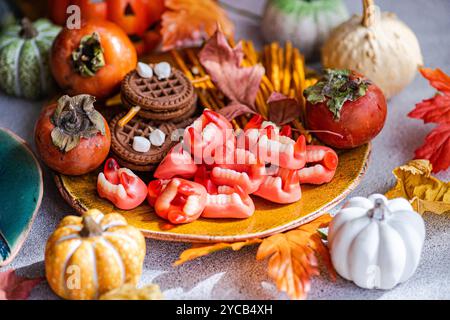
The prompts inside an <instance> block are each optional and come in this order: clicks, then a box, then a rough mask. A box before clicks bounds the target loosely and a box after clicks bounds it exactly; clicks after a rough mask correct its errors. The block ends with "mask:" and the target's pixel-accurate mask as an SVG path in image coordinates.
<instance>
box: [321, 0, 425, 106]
mask: <svg viewBox="0 0 450 320" xmlns="http://www.w3.org/2000/svg"><path fill="white" fill-rule="evenodd" d="M363 4H364V14H363V16H362V17H361V16H358V15H354V16H353V17H352V18H350V20H348V21H346V22H344V23H342V24H341V25H339V26H338V27H336V28H335V29H334V30H333V31H332V32H331V34H330V36H329V38H328V39H327V40H326V42H325V44H324V46H323V48H322V64H323V66H324V67H325V68H335V69H351V70H354V71H357V72H359V73H362V74H364V75H365V76H366V77H368V78H369V79H371V80H372V81H373V82H374V83H375V84H377V85H378V86H379V87H380V88H381V90H383V93H384V94H385V96H386V98H390V97H392V96H394V95H396V94H397V93H398V92H400V91H401V90H402V89H403V88H405V87H406V86H407V85H408V84H409V83H410V82H411V81H412V80H413V79H414V77H415V75H416V72H417V68H418V67H419V66H422V65H423V58H422V54H421V51H420V46H419V42H418V41H417V38H416V36H415V34H414V33H413V32H412V31H411V29H409V28H408V26H406V25H405V24H404V23H403V22H402V21H400V20H399V19H398V18H397V17H396V16H395V14H393V13H389V12H383V13H380V11H379V8H378V7H376V6H375V5H374V3H373V0H364V1H363Z"/></svg>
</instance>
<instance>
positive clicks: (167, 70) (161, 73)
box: [153, 62, 172, 80]
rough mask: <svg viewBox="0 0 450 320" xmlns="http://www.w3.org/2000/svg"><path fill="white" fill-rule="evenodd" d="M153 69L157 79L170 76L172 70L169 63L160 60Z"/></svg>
mask: <svg viewBox="0 0 450 320" xmlns="http://www.w3.org/2000/svg"><path fill="white" fill-rule="evenodd" d="M153 70H154V71H155V73H156V76H157V77H158V79H159V80H162V79H167V78H169V77H170V74H171V72H172V70H171V67H170V64H169V63H167V62H160V63H158V64H157V65H155V66H154V68H153Z"/></svg>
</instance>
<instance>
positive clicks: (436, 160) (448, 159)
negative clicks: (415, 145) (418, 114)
mask: <svg viewBox="0 0 450 320" xmlns="http://www.w3.org/2000/svg"><path fill="white" fill-rule="evenodd" d="M415 158H416V159H428V160H430V162H431V163H432V164H433V172H439V171H442V170H446V169H447V168H448V167H449V166H450V124H441V125H440V126H438V127H436V128H435V129H433V131H431V132H430V133H429V134H428V135H427V136H426V137H425V143H424V145H423V146H421V147H420V148H419V149H417V150H416V151H415Z"/></svg>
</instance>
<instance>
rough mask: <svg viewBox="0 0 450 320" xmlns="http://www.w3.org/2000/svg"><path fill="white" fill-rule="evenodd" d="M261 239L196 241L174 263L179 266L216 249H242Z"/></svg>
mask: <svg viewBox="0 0 450 320" xmlns="http://www.w3.org/2000/svg"><path fill="white" fill-rule="evenodd" d="M260 242H261V240H260V239H252V240H246V241H241V242H232V243H225V242H221V243H212V244H210V243H208V244H203V243H194V244H193V245H192V247H191V248H189V249H187V250H184V251H183V252H182V253H181V254H180V257H179V259H178V260H177V261H175V263H174V265H175V266H179V265H181V264H183V263H185V262H188V261H191V260H194V259H197V258H200V257H203V256H206V255H208V254H211V253H213V252H216V251H220V250H225V249H232V250H233V251H238V250H241V249H242V248H243V247H245V246H251V245H253V244H255V243H260Z"/></svg>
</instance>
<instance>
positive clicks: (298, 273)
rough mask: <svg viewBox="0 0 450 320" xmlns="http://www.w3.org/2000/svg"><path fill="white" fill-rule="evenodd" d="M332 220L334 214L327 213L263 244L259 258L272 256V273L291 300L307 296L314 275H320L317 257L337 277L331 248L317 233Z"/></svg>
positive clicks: (270, 265)
mask: <svg viewBox="0 0 450 320" xmlns="http://www.w3.org/2000/svg"><path fill="white" fill-rule="evenodd" d="M330 221H331V216H330V215H328V214H326V215H323V216H321V217H320V218H318V219H316V220H314V221H312V222H310V223H308V224H305V225H303V226H301V227H299V228H298V229H295V230H292V231H288V232H286V233H282V234H276V235H273V236H271V237H268V238H266V239H264V240H263V242H262V243H261V245H260V246H259V248H258V253H257V255H256V258H257V259H258V260H261V259H265V258H269V265H268V268H269V270H268V272H269V276H270V277H271V278H272V279H273V280H274V281H275V284H276V285H277V288H278V290H280V291H284V292H286V293H287V295H288V296H289V297H290V298H291V299H304V298H306V295H307V293H308V292H309V290H310V279H311V277H312V276H316V275H318V274H319V268H318V260H317V258H321V259H322V261H323V262H324V263H325V264H326V266H327V267H328V270H329V272H330V276H331V278H332V279H333V280H334V279H335V278H336V273H335V271H334V269H333V267H332V264H331V259H330V256H329V252H328V249H327V248H326V247H325V245H324V243H323V242H322V239H321V237H320V235H319V233H318V232H317V229H318V228H322V227H324V226H327V225H328V223H329V222H330Z"/></svg>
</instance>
